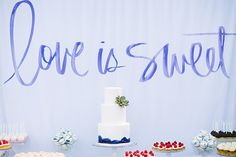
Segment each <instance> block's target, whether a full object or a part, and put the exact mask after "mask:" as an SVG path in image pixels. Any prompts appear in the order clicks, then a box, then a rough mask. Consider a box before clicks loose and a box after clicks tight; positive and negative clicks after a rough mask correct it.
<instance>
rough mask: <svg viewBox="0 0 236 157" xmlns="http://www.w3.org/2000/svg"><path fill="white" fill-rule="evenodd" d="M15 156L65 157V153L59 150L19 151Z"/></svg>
mask: <svg viewBox="0 0 236 157" xmlns="http://www.w3.org/2000/svg"><path fill="white" fill-rule="evenodd" d="M14 157H65V155H64V154H63V153H58V152H26V153H17V154H15V155H14Z"/></svg>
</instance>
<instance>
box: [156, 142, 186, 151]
mask: <svg viewBox="0 0 236 157" xmlns="http://www.w3.org/2000/svg"><path fill="white" fill-rule="evenodd" d="M152 148H153V150H156V151H159V152H167V153H169V152H179V151H183V150H184V149H185V146H184V144H183V143H182V142H177V141H174V142H170V141H167V142H162V141H161V142H155V143H154V144H153V146H152Z"/></svg>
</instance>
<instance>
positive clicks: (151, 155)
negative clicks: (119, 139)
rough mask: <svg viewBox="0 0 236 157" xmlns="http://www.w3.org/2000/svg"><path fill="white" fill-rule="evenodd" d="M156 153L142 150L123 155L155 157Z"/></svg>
mask: <svg viewBox="0 0 236 157" xmlns="http://www.w3.org/2000/svg"><path fill="white" fill-rule="evenodd" d="M154 156H155V155H154V152H153V151H151V150H150V151H148V150H144V151H140V150H136V151H134V152H133V151H126V152H125V153H124V155H123V157H154Z"/></svg>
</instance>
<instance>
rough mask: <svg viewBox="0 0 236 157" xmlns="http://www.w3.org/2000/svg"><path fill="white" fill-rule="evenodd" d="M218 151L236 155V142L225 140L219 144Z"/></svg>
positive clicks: (227, 154)
mask: <svg viewBox="0 0 236 157" xmlns="http://www.w3.org/2000/svg"><path fill="white" fill-rule="evenodd" d="M217 153H218V154H219V155H225V156H236V142H225V143H220V144H218V145H217Z"/></svg>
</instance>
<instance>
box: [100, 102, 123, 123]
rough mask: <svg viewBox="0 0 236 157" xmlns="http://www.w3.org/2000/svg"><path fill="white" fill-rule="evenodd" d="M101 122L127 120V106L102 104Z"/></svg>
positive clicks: (121, 121)
mask: <svg viewBox="0 0 236 157" xmlns="http://www.w3.org/2000/svg"><path fill="white" fill-rule="evenodd" d="M101 122H102V123H124V122H126V107H120V106H119V105H117V104H102V105H101Z"/></svg>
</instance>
